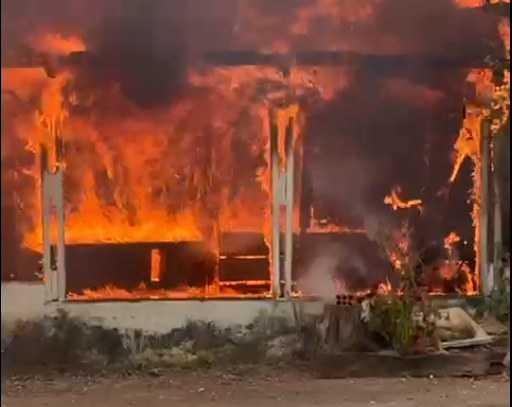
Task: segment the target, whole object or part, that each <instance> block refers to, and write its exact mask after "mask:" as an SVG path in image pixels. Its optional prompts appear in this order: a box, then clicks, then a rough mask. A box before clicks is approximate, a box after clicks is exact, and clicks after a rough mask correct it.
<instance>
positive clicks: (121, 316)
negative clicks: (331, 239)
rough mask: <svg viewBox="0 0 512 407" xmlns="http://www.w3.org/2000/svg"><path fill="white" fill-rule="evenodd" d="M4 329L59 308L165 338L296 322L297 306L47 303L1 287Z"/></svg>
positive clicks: (26, 287)
mask: <svg viewBox="0 0 512 407" xmlns="http://www.w3.org/2000/svg"><path fill="white" fill-rule="evenodd" d="M1 305H2V308H1V315H2V324H7V325H11V324H13V323H15V322H17V321H19V320H33V319H38V318H42V317H44V316H50V315H53V314H54V313H55V312H56V310H57V309H60V310H64V311H66V312H67V313H68V314H69V315H70V316H72V317H76V318H80V319H83V320H84V321H87V322H89V323H91V324H93V325H102V326H104V327H106V328H117V329H121V330H122V329H138V330H142V331H146V332H152V333H166V332H169V330H171V329H174V328H180V327H182V326H184V325H185V324H187V323H188V322H190V321H203V322H212V323H214V324H215V325H216V326H218V327H219V328H226V327H230V326H231V327H232V326H237V325H247V324H250V323H251V322H252V321H253V320H254V319H255V318H257V317H258V316H259V315H261V314H265V315H272V316H275V317H280V318H286V319H290V320H293V318H294V310H293V307H294V302H293V301H274V300H270V299H269V300H265V299H235V300H231V299H219V300H215V299H214V300H207V301H205V300H194V299H191V300H175V301H173V300H166V301H160V300H154V301H153V300H147V301H80V302H78V301H69V302H63V303H45V298H44V286H43V284H40V283H2V296H1ZM306 309H307V312H308V314H311V313H314V314H315V313H318V314H319V313H321V311H322V304H320V303H318V302H313V301H310V302H307V303H306Z"/></svg>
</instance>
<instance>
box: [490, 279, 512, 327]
mask: <svg viewBox="0 0 512 407" xmlns="http://www.w3.org/2000/svg"><path fill="white" fill-rule="evenodd" d="M484 313H485V314H488V315H492V316H493V317H495V318H496V319H497V320H498V321H500V322H508V321H510V289H509V288H508V287H507V286H505V285H504V284H500V286H498V287H496V288H495V289H494V290H493V291H492V293H491V294H490V295H489V296H488V297H487V298H486V299H485V304H484Z"/></svg>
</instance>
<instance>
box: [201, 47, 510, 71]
mask: <svg viewBox="0 0 512 407" xmlns="http://www.w3.org/2000/svg"><path fill="white" fill-rule="evenodd" d="M203 58H204V61H205V62H206V63H208V64H211V65H219V66H283V67H284V66H318V67H321V66H340V67H357V66H366V67H371V68H374V69H375V70H384V71H393V72H394V71H397V70H398V71H401V70H406V69H408V68H427V69H440V70H443V69H460V68H491V67H492V66H493V63H492V62H491V59H490V58H486V56H482V55H461V56H453V57H438V56H429V55H376V54H362V53H357V52H344V51H309V52H308V51H305V52H298V53H295V54H291V55H284V54H263V53H258V52H253V51H219V52H209V53H206V54H204V56H203ZM492 60H493V61H496V60H502V58H496V59H494V58H492ZM504 62H505V61H504Z"/></svg>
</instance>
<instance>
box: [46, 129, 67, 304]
mask: <svg viewBox="0 0 512 407" xmlns="http://www.w3.org/2000/svg"><path fill="white" fill-rule="evenodd" d="M54 136H55V137H54V140H55V151H54V153H55V163H56V164H55V168H53V169H51V168H49V167H50V165H49V162H48V161H49V160H48V149H47V147H46V146H44V145H41V182H42V185H41V211H42V230H43V236H42V240H43V273H44V278H45V294H46V300H47V301H62V300H65V299H66V257H65V251H66V241H65V233H64V230H65V229H64V222H65V219H64V192H63V168H62V164H61V163H62V144H61V139H60V138H59V137H58V136H57V135H54ZM53 213H55V228H56V233H57V236H56V242H55V246H54V245H53V244H52V243H54V242H52V240H51V226H52V221H53V220H54V219H53V217H52V214H53ZM52 247H55V251H54V250H53V249H52ZM53 254H55V263H54V262H53V260H54V259H53Z"/></svg>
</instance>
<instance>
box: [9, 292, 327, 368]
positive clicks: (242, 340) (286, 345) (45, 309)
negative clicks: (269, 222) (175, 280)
mask: <svg viewBox="0 0 512 407" xmlns="http://www.w3.org/2000/svg"><path fill="white" fill-rule="evenodd" d="M1 305H2V307H1V315H2V353H3V355H2V365H3V364H4V359H6V360H11V361H12V362H11V364H14V365H16V366H19V365H23V364H39V363H44V364H51V363H59V364H64V363H65V364H67V363H71V362H70V360H73V361H76V360H77V358H78V359H79V360H80V361H83V360H86V361H90V360H92V359H95V360H97V359H98V355H101V358H100V360H101V362H100V363H107V361H109V360H111V359H113V358H115V359H116V360H118V359H119V358H123V359H125V360H137V361H138V362H140V360H141V359H143V360H145V361H146V360H151V361H152V362H155V363H160V362H161V361H162V360H165V361H166V363H170V364H180V365H182V364H183V363H184V361H185V362H187V363H189V362H190V361H193V362H194V363H195V362H196V361H197V360H198V359H200V360H202V361H204V360H208V361H209V363H210V362H212V363H213V362H214V361H215V360H217V359H219V360H223V361H225V360H229V361H233V360H246V358H247V357H248V358H249V360H250V361H252V362H256V361H262V360H267V359H273V360H275V359H280V358H289V357H291V355H292V354H293V352H295V351H296V350H297V349H298V347H299V342H300V341H301V338H300V336H301V327H300V326H299V325H298V324H297V321H296V318H295V315H296V313H297V312H298V311H299V310H300V312H301V315H302V316H304V317H306V319H314V318H313V317H315V316H317V315H320V314H321V313H322V311H323V304H322V303H320V302H315V301H310V302H304V301H300V302H299V301H293V300H292V301H275V300H270V299H269V300H257V299H247V300H245V299H238V300H225V299H219V300H209V301H200V300H176V301H172V300H169V301H156V300H155V301H151V300H148V301H103V302H75V301H67V302H62V303H46V302H45V297H44V286H43V285H42V284H40V283H30V284H27V283H6V284H2V295H1ZM27 349H30V352H29V354H27V351H26V350H27ZM63 349H65V352H64V351H63ZM64 353H65V354H64ZM5 355H8V356H9V357H8V358H4V356H5ZM77 355H81V356H79V357H78V356H77ZM113 355H115V357H114V356H113ZM155 355H156V356H155ZM55 360H57V362H55ZM109 363H110V362H109Z"/></svg>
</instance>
